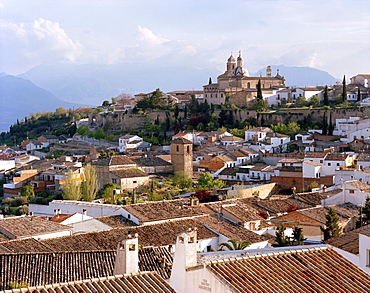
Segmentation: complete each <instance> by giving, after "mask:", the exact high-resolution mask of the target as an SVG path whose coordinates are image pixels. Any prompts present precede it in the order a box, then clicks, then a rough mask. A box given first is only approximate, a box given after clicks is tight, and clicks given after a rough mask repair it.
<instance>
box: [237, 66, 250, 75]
mask: <svg viewBox="0 0 370 293" xmlns="http://www.w3.org/2000/svg"><path fill="white" fill-rule="evenodd" d="M233 75H244V76H249V74H248V71H247V69H245V68H244V67H243V66H237V67H235V69H234V70H233Z"/></svg>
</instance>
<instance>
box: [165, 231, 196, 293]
mask: <svg viewBox="0 0 370 293" xmlns="http://www.w3.org/2000/svg"><path fill="white" fill-rule="evenodd" d="M197 249H198V244H197V228H190V229H188V230H185V231H183V232H180V233H179V234H177V238H176V248H175V255H174V258H173V265H172V272H171V277H170V282H169V283H170V284H171V286H172V287H173V288H174V289H175V290H176V291H177V292H182V291H184V290H183V289H184V288H187V287H188V286H189V280H188V272H187V268H190V267H194V266H196V265H197ZM188 292H190V291H188Z"/></svg>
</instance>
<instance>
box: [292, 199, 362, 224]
mask: <svg viewBox="0 0 370 293" xmlns="http://www.w3.org/2000/svg"><path fill="white" fill-rule="evenodd" d="M330 207H331V208H332V209H333V210H334V211H335V212H336V213H337V215H338V216H339V222H343V221H347V220H348V219H350V218H352V217H356V216H358V213H359V207H357V206H355V205H353V204H350V203H346V204H340V205H334V206H330ZM328 210H329V207H315V208H310V209H304V210H299V211H297V212H298V213H300V214H302V215H305V216H307V217H310V218H312V219H314V220H316V221H318V222H320V223H322V224H325V223H326V217H325V215H326V214H327V213H328Z"/></svg>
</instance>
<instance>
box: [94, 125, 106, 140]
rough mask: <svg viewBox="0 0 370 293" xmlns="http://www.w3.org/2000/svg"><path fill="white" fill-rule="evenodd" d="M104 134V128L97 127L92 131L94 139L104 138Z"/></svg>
mask: <svg viewBox="0 0 370 293" xmlns="http://www.w3.org/2000/svg"><path fill="white" fill-rule="evenodd" d="M105 137H106V135H105V133H104V130H103V129H101V128H99V129H97V130H96V131H95V132H94V138H95V139H105Z"/></svg>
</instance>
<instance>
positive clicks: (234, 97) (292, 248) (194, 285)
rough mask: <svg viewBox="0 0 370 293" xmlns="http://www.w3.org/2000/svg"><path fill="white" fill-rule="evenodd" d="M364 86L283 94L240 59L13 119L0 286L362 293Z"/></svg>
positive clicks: (0, 151) (366, 281) (0, 208)
mask: <svg viewBox="0 0 370 293" xmlns="http://www.w3.org/2000/svg"><path fill="white" fill-rule="evenodd" d="M369 81H370V74H358V75H356V76H353V77H351V78H350V79H349V81H348V82H347V80H346V78H345V77H344V78H343V82H342V83H337V84H333V85H327V86H306V87H287V86H286V85H285V82H286V81H285V78H284V76H283V72H272V70H271V67H270V66H267V69H266V72H265V76H260V77H251V76H249V74H248V70H247V69H246V68H245V67H244V64H243V58H242V55H241V53H239V54H238V56H237V57H236V58H235V57H234V56H233V55H231V56H230V57H229V58H228V59H227V61H226V70H225V72H223V73H222V74H220V75H219V76H218V77H217V81H216V82H213V81H212V78H209V81H208V83H207V84H206V85H204V86H203V89H202V90H193V91H182V90H175V91H172V92H167V93H164V92H162V91H161V90H160V89H156V90H155V91H153V92H150V93H139V94H136V95H134V96H131V95H127V94H121V95H119V96H117V97H114V98H111V100H105V101H103V102H102V105H100V106H98V107H96V108H79V109H73V110H72V109H69V110H66V109H63V108H58V109H56V111H55V113H36V114H32V115H30V117H26V118H25V119H24V120H23V121H17V122H16V123H15V124H14V125H13V126H12V127H11V128H10V130H9V132H7V133H2V134H1V135H0V142H1V143H3V145H1V146H0V180H1V181H0V183H1V184H0V196H1V197H0V199H1V202H0V263H1V265H2V267H6V268H7V269H6V270H0V274H1V275H0V280H1V282H0V291H1V290H2V291H1V292H90V291H91V292H179V293H182V292H189V293H190V292H291V291H293V290H295V291H296V290H300V291H302V292H306V291H308V289H307V288H310V289H309V290H311V291H310V292H321V291H325V292H368V288H369V286H370V278H369V275H368V274H369V273H370V270H369V256H368V252H369V250H370V149H369V146H370V107H369V105H370V95H369V94H370V83H369ZM25 288H28V289H25ZM143 288H145V290H144V289H143ZM323 288H324V289H323ZM130 290H131V291H130Z"/></svg>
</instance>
